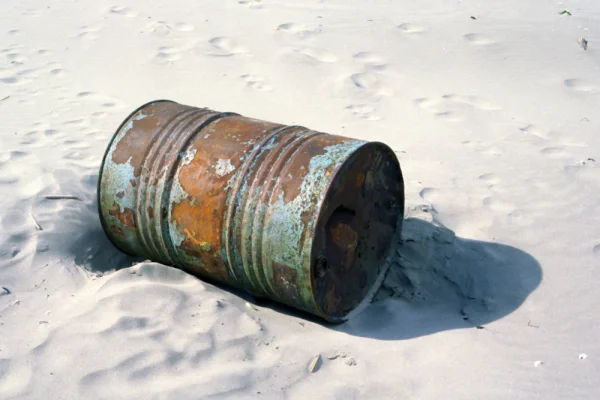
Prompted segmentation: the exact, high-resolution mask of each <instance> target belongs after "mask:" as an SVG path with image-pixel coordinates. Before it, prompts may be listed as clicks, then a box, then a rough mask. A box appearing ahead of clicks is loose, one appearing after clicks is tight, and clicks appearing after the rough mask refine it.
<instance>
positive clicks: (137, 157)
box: [112, 115, 161, 177]
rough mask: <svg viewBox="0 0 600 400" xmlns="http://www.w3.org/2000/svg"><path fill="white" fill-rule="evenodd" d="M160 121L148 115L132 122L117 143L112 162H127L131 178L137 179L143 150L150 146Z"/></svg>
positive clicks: (140, 168)
mask: <svg viewBox="0 0 600 400" xmlns="http://www.w3.org/2000/svg"><path fill="white" fill-rule="evenodd" d="M160 122H161V120H160V119H159V118H157V117H155V116H153V115H148V116H147V117H146V118H144V119H140V120H135V119H134V120H132V121H131V122H130V123H131V124H132V127H131V128H130V129H129V131H128V132H127V134H126V135H125V136H123V138H122V139H121V140H120V141H119V143H117V146H116V148H115V150H114V151H113V153H112V160H113V162H114V163H115V164H125V163H127V162H129V163H130V164H131V166H132V167H133V176H135V177H138V176H140V173H141V171H142V166H143V164H144V156H145V154H146V152H145V150H146V149H147V148H148V146H149V145H150V143H151V141H152V139H153V138H154V134H152V135H149V134H148V132H154V131H155V130H156V128H158V127H159V126H160Z"/></svg>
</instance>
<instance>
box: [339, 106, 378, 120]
mask: <svg viewBox="0 0 600 400" xmlns="http://www.w3.org/2000/svg"><path fill="white" fill-rule="evenodd" d="M346 109H347V110H348V111H350V112H351V113H352V114H353V115H354V116H356V117H358V118H360V119H366V120H367V121H378V120H380V119H381V117H380V116H378V115H375V109H374V108H373V107H371V106H369V105H367V104H355V105H350V106H347V107H346Z"/></svg>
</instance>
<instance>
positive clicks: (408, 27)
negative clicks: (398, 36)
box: [396, 23, 427, 36]
mask: <svg viewBox="0 0 600 400" xmlns="http://www.w3.org/2000/svg"><path fill="white" fill-rule="evenodd" d="M396 28H398V29H399V30H400V31H401V32H403V33H405V34H407V35H409V36H418V35H422V34H424V33H426V32H427V29H426V28H425V27H423V26H421V25H418V24H410V23H404V24H400V25H398V26H397V27H396Z"/></svg>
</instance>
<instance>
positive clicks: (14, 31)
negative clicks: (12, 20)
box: [7, 29, 21, 36]
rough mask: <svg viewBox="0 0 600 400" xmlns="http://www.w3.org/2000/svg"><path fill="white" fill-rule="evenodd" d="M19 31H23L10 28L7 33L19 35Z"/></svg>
mask: <svg viewBox="0 0 600 400" xmlns="http://www.w3.org/2000/svg"><path fill="white" fill-rule="evenodd" d="M19 33H21V31H20V30H18V29H12V30H10V31H8V32H7V34H8V35H9V36H15V35H18V34H19Z"/></svg>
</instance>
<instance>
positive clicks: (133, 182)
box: [129, 179, 137, 187]
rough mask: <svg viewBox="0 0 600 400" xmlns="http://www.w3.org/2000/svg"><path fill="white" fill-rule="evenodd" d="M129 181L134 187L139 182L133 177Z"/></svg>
mask: <svg viewBox="0 0 600 400" xmlns="http://www.w3.org/2000/svg"><path fill="white" fill-rule="evenodd" d="M129 183H130V184H131V186H132V187H136V186H137V182H136V181H135V179H131V180H130V181H129Z"/></svg>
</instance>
